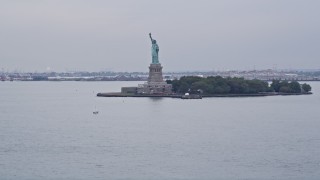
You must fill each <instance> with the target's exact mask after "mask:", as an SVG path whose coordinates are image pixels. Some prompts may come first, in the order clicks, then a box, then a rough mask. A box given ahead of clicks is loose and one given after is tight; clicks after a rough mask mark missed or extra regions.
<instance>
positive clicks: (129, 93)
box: [97, 33, 312, 99]
mask: <svg viewBox="0 0 320 180" xmlns="http://www.w3.org/2000/svg"><path fill="white" fill-rule="evenodd" d="M149 38H150V40H151V57H152V61H151V64H150V66H149V77H148V81H147V82H145V83H144V84H139V85H138V86H135V87H122V88H121V92H114V93H98V94H97V96H99V97H171V98H181V99H202V98H203V97H248V96H274V95H303V94H312V93H311V92H310V91H311V86H310V85H309V84H300V83H299V82H297V81H280V80H273V81H272V83H271V84H269V83H268V82H267V81H262V80H257V79H252V80H248V79H244V78H240V77H227V78H223V77H221V76H208V77H199V76H184V77H181V78H180V79H175V80H166V81H164V79H163V76H162V69H163V66H162V65H161V63H160V61H159V45H158V43H157V41H156V40H155V39H153V38H152V35H151V33H149Z"/></svg>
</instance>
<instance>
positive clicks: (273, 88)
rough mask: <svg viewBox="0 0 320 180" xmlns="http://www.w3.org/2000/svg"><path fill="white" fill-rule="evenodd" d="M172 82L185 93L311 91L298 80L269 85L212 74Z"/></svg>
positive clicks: (186, 77)
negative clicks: (205, 76)
mask: <svg viewBox="0 0 320 180" xmlns="http://www.w3.org/2000/svg"><path fill="white" fill-rule="evenodd" d="M167 83H168V84H172V88H173V91H174V92H175V93H179V94H184V93H192V94H255V93H261V92H282V93H301V92H309V91H311V86H310V85H308V84H303V85H300V84H299V83H298V82H297V81H292V82H288V81H278V80H274V81H273V82H272V83H271V85H270V86H269V84H268V82H266V81H262V80H257V79H254V80H246V79H244V78H237V77H228V78H223V77H221V76H210V77H207V78H203V77H197V76H184V77H181V78H180V79H179V80H167Z"/></svg>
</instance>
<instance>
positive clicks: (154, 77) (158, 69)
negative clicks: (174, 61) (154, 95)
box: [148, 63, 163, 83]
mask: <svg viewBox="0 0 320 180" xmlns="http://www.w3.org/2000/svg"><path fill="white" fill-rule="evenodd" d="M151 82H163V77H162V66H161V64H160V63H159V64H150V66H149V77H148V83H151Z"/></svg>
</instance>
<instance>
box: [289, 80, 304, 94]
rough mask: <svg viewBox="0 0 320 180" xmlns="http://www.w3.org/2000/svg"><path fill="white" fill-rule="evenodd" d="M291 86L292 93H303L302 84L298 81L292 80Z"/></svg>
mask: <svg viewBox="0 0 320 180" xmlns="http://www.w3.org/2000/svg"><path fill="white" fill-rule="evenodd" d="M289 88H290V90H291V92H292V93H301V86H300V84H299V83H298V82H297V81H291V82H290V83H289Z"/></svg>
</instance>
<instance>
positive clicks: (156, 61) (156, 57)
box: [149, 33, 159, 64]
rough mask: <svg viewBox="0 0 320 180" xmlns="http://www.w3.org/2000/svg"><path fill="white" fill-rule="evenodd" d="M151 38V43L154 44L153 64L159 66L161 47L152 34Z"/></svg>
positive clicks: (152, 49)
mask: <svg viewBox="0 0 320 180" xmlns="http://www.w3.org/2000/svg"><path fill="white" fill-rule="evenodd" d="M149 36H150V39H151V43H152V47H151V51H152V64H159V46H158V44H157V41H156V40H155V39H152V37H151V33H149Z"/></svg>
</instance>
